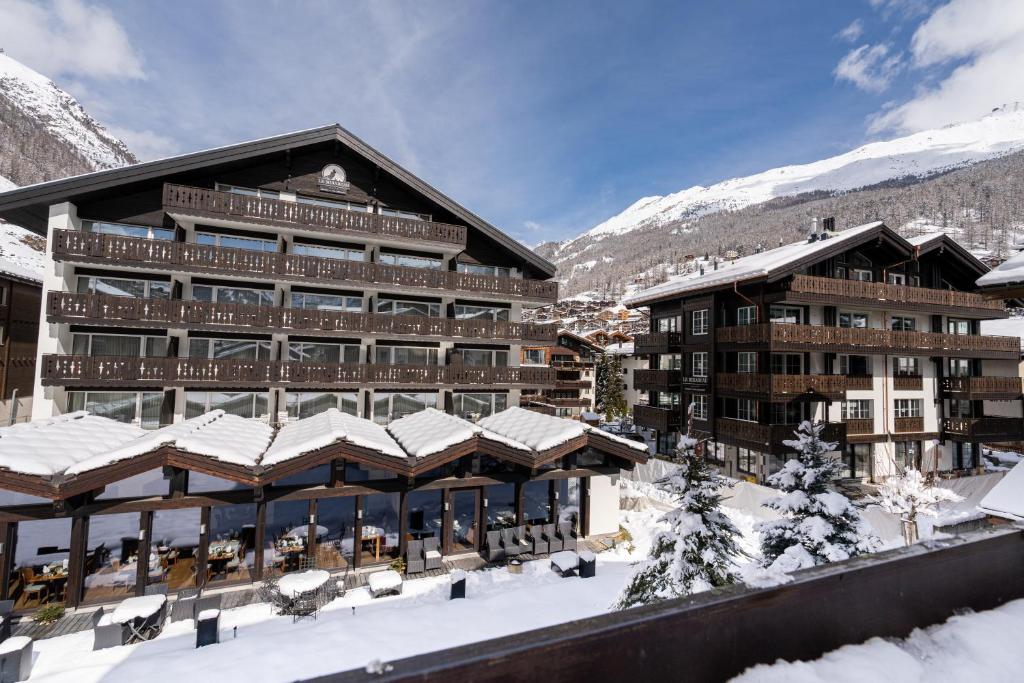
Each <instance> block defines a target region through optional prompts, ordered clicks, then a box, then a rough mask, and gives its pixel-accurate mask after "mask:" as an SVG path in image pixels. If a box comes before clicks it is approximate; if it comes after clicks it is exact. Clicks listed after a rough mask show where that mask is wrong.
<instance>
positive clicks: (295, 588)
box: [277, 569, 331, 598]
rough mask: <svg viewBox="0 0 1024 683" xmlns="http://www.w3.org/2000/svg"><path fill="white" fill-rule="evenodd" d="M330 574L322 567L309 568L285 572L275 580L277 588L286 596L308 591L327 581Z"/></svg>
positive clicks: (289, 596)
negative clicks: (293, 572)
mask: <svg viewBox="0 0 1024 683" xmlns="http://www.w3.org/2000/svg"><path fill="white" fill-rule="evenodd" d="M330 578H331V575H330V574H328V573H327V572H325V571H324V570H323V569H311V570H309V571H305V572H297V573H295V574H285V575H284V576H282V577H281V578H280V579H278V581H277V590H278V591H280V592H281V595H283V596H284V597H286V598H294V597H296V596H298V595H302V594H303V593H309V592H311V591H315V590H316V589H318V588H320V587H321V586H323V585H324V584H325V583H327V581H328V579H330Z"/></svg>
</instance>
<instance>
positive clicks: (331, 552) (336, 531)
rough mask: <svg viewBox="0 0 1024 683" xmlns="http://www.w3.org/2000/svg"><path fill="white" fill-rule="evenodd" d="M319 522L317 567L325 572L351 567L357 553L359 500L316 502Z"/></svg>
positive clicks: (323, 500)
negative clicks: (356, 538) (357, 503)
mask: <svg viewBox="0 0 1024 683" xmlns="http://www.w3.org/2000/svg"><path fill="white" fill-rule="evenodd" d="M316 523H317V527H318V528H317V544H316V566H317V567H320V568H321V569H346V568H348V567H351V566H352V561H353V553H354V552H355V530H356V499H355V497H354V496H347V497H343V498H320V499H319V500H317V502H316ZM321 529H322V530H323V533H320V530H321Z"/></svg>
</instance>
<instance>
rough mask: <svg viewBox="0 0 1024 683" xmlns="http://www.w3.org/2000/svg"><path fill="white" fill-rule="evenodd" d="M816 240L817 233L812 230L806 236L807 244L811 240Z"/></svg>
mask: <svg viewBox="0 0 1024 683" xmlns="http://www.w3.org/2000/svg"><path fill="white" fill-rule="evenodd" d="M817 241H818V233H816V232H812V233H811V234H810V235H808V236H807V243H808V244H810V243H812V242H817Z"/></svg>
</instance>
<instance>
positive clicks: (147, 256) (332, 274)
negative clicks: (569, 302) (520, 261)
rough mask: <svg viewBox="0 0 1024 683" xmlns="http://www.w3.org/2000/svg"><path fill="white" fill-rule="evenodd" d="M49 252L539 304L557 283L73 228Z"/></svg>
mask: <svg viewBox="0 0 1024 683" xmlns="http://www.w3.org/2000/svg"><path fill="white" fill-rule="evenodd" d="M53 255H54V258H56V259H57V260H72V261H81V262H85V263H102V264H104V265H110V266H132V267H136V268H151V269H158V270H164V271H182V272H191V273H213V274H218V275H228V276H232V277H248V278H254V279H260V280H271V281H290V282H304V283H326V284H333V285H345V286H352V284H353V283H359V284H374V285H378V286H380V287H382V288H385V289H387V288H402V289H413V290H439V291H445V292H452V293H456V294H460V293H464V294H466V295H471V296H475V297H489V298H490V297H496V298H513V299H525V300H530V301H543V302H553V301H555V300H557V298H558V283H557V282H554V281H547V280H531V279H526V278H511V277H495V276H492V275H475V274H472V273H459V272H456V271H450V270H430V269H427V268H410V267H406V266H391V265H386V264H382V263H367V262H363V261H347V260H344V259H332V258H323V257H319V256H300V255H296V254H282V253H278V252H261V251H250V250H248V249H235V248H230V247H213V246H209V245H205V244H194V243H191V242H169V241H163V240H149V239H142V238H138V237H123V236H121V235H103V234H96V233H87V232H79V231H77V230H55V231H54V246H53ZM357 286H358V285H357Z"/></svg>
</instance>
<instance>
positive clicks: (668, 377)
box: [633, 370, 680, 391]
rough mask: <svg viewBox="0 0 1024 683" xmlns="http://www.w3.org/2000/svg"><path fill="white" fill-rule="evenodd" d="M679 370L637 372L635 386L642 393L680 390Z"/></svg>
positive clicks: (634, 379)
mask: <svg viewBox="0 0 1024 683" xmlns="http://www.w3.org/2000/svg"><path fill="white" fill-rule="evenodd" d="M679 373H680V371H679V370H637V371H636V372H634V373H633V385H634V386H635V387H636V388H637V389H639V390H640V391H668V390H670V389H678V388H679Z"/></svg>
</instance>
